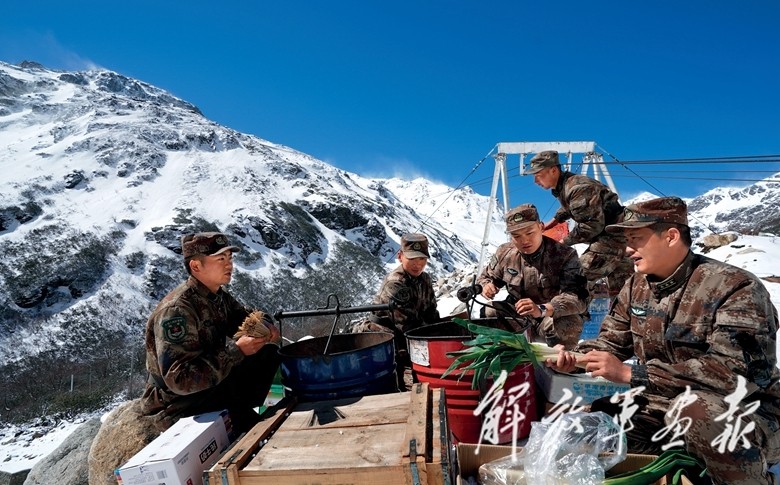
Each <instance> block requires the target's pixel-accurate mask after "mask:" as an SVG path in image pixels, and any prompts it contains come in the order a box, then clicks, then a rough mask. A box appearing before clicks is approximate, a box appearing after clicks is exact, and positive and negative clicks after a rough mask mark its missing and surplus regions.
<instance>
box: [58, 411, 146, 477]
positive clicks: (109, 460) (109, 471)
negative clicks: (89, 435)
mask: <svg viewBox="0 0 780 485" xmlns="http://www.w3.org/2000/svg"><path fill="white" fill-rule="evenodd" d="M159 435H160V431H159V430H158V429H157V428H156V427H155V426H154V424H153V423H152V418H149V417H147V416H143V415H142V414H141V401H140V399H135V400H133V401H129V402H126V403H124V404H122V405H121V406H119V407H118V408H116V409H115V410H114V411H112V412H111V414H109V415H108V416H107V417H106V419H105V421H104V422H103V424H102V426H100V430H99V431H98V432H97V436H95V439H94V440H93V441H92V445H91V447H90V449H89V459H88V463H89V474H88V476H89V485H116V477H115V476H114V470H116V469H117V468H119V467H120V466H122V465H124V464H125V463H126V462H127V460H129V459H130V458H132V457H133V455H135V454H136V453H138V452H139V451H141V449H143V448H144V447H145V446H146V445H147V444H149V443H151V442H152V441H153V440H154V439H155V438H157V437H158V436H159ZM50 483H76V482H67V481H63V482H50ZM79 483H80V482H79ZM85 483H86V482H85Z"/></svg>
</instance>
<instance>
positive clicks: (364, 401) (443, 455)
mask: <svg viewBox="0 0 780 485" xmlns="http://www.w3.org/2000/svg"><path fill="white" fill-rule="evenodd" d="M266 415H267V416H266ZM266 415H264V418H265V419H263V421H261V422H260V423H258V424H257V425H256V426H255V427H254V428H252V429H251V430H250V431H249V432H248V433H247V434H246V435H245V436H244V437H243V438H242V439H240V440H239V441H238V442H237V443H236V444H235V445H234V446H233V448H232V449H231V450H229V451H228V452H227V453H225V454H224V455H223V457H222V458H220V460H219V461H218V462H217V464H216V465H214V466H213V467H211V469H210V470H209V471H208V472H206V473H204V476H205V480H204V482H205V481H208V483H209V484H211V485H215V484H220V485H267V484H273V485H348V484H354V485H361V484H366V483H377V484H380V483H381V484H382V485H407V484H408V485H412V484H418V485H443V484H445V483H447V484H451V483H452V482H453V481H454V470H453V468H454V465H453V463H454V460H455V456H454V448H453V447H452V446H451V445H450V439H449V436H450V433H449V428H448V423H447V413H446V409H445V403H444V390H443V389H429V387H428V384H427V383H418V384H415V385H414V386H413V387H412V390H411V391H409V392H397V393H391V394H382V395H376V396H362V397H350V398H343V399H335V400H329V401H316V402H303V403H297V402H296V401H295V398H294V397H290V398H285V400H283V401H282V402H281V403H280V405H279V406H278V407H277V408H276V409H269V410H268V411H267V412H266Z"/></svg>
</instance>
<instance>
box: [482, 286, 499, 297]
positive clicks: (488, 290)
mask: <svg viewBox="0 0 780 485" xmlns="http://www.w3.org/2000/svg"><path fill="white" fill-rule="evenodd" d="M496 293H498V288H497V287H496V285H494V284H493V283H485V284H484V285H482V296H484V297H485V298H487V299H488V300H492V299H493V297H494V296H496Z"/></svg>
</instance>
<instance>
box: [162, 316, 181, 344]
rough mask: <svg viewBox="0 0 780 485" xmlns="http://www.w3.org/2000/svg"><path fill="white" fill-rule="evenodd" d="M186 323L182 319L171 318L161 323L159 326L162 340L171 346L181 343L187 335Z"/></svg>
mask: <svg viewBox="0 0 780 485" xmlns="http://www.w3.org/2000/svg"><path fill="white" fill-rule="evenodd" d="M186 323H187V321H186V320H185V319H184V317H173V318H169V319H167V320H165V321H163V322H162V323H161V324H160V325H161V326H162V329H163V338H164V339H165V340H166V341H167V342H170V343H172V344H180V343H182V342H183V341H184V337H185V335H187V331H186V329H185V326H186Z"/></svg>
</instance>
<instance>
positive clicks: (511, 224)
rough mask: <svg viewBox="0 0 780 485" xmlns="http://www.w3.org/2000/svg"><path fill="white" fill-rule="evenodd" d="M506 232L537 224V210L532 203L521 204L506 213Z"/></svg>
mask: <svg viewBox="0 0 780 485" xmlns="http://www.w3.org/2000/svg"><path fill="white" fill-rule="evenodd" d="M504 220H505V221H506V232H508V233H512V232H515V231H518V230H520V229H525V228H526V227H529V226H531V225H533V224H539V222H540V221H539V212H537V210H536V207H535V206H534V205H533V204H522V205H519V206H517V207H515V208H514V209H512V210H510V211H509V212H507V213H506V217H504Z"/></svg>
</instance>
